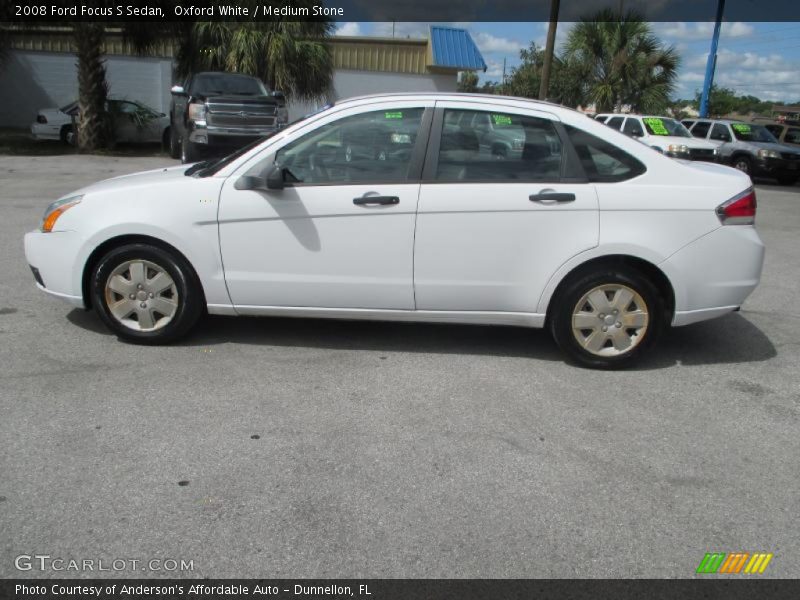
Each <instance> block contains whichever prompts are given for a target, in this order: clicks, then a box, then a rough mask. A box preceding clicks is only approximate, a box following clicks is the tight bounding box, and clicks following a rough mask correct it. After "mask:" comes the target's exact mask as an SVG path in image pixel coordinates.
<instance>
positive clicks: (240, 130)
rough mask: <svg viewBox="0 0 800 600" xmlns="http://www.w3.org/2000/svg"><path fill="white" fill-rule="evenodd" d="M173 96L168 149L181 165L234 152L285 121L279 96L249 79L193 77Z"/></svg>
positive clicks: (211, 75) (214, 75)
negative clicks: (210, 156) (204, 157)
mask: <svg viewBox="0 0 800 600" xmlns="http://www.w3.org/2000/svg"><path fill="white" fill-rule="evenodd" d="M171 91H172V106H171V108H170V113H169V116H170V140H169V149H170V154H171V155H172V157H173V158H180V159H181V161H182V162H184V163H190V162H195V161H197V160H199V159H200V158H201V157H202V156H209V155H223V154H227V153H229V152H232V151H233V150H236V149H237V148H241V147H242V146H244V145H246V144H249V143H250V142H252V141H254V140H256V139H258V138H262V137H265V136H268V135H271V134H273V133H275V132H276V131H280V130H281V129H282V128H283V127H285V126H286V123H287V121H288V112H287V110H286V101H285V99H284V98H283V94H281V93H280V92H271V91H269V90H267V88H266V86H264V84H263V83H262V82H261V80H260V79H258V78H256V77H251V76H249V75H241V74H237V73H220V72H204V73H195V74H194V75H190V76H189V77H187V78H186V81H185V82H184V84H183V85H176V86H174V87H173V88H172V90H171Z"/></svg>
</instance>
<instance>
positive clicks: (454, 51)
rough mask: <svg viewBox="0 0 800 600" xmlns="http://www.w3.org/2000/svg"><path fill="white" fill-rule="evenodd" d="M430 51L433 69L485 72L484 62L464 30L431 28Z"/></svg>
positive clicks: (436, 26) (437, 26)
mask: <svg viewBox="0 0 800 600" xmlns="http://www.w3.org/2000/svg"><path fill="white" fill-rule="evenodd" d="M431 49H432V53H433V65H432V66H434V67H448V68H451V69H463V70H465V71H467V70H472V71H485V70H486V62H485V61H484V60H483V56H481V53H480V50H478V47H477V46H476V45H475V42H474V41H472V36H470V34H469V32H468V31H466V30H464V29H456V28H454V27H441V26H439V25H434V26H431Z"/></svg>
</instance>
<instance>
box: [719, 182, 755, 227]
mask: <svg viewBox="0 0 800 600" xmlns="http://www.w3.org/2000/svg"><path fill="white" fill-rule="evenodd" d="M717 216H718V217H719V220H720V222H721V223H722V224H723V225H752V224H754V223H755V222H756V191H755V190H754V189H753V188H750V189H748V190H747V191H745V192H742V193H741V194H738V195H736V196H734V197H733V198H731V199H730V200H728V201H727V202H724V203H723V204H720V205H719V206H718V207H717Z"/></svg>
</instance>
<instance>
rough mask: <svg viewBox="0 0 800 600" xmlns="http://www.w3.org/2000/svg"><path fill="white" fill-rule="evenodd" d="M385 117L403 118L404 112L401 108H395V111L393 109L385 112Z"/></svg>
mask: <svg viewBox="0 0 800 600" xmlns="http://www.w3.org/2000/svg"><path fill="white" fill-rule="evenodd" d="M383 118H384V119H402V118H403V112H402V111H400V110H395V111H392V112H387V113H383Z"/></svg>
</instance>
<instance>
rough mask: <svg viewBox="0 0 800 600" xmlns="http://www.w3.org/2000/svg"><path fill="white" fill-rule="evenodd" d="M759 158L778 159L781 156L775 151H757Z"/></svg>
mask: <svg viewBox="0 0 800 600" xmlns="http://www.w3.org/2000/svg"><path fill="white" fill-rule="evenodd" d="M758 157H759V158H780V157H781V155H780V154H779V153H778V152H776V151H775V150H759V151H758Z"/></svg>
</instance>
